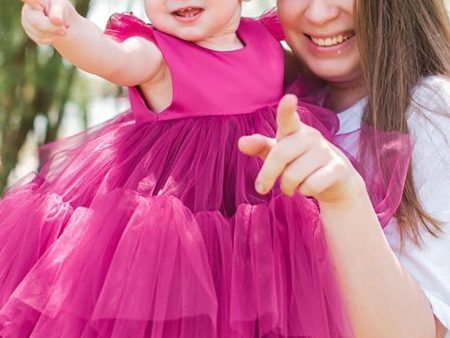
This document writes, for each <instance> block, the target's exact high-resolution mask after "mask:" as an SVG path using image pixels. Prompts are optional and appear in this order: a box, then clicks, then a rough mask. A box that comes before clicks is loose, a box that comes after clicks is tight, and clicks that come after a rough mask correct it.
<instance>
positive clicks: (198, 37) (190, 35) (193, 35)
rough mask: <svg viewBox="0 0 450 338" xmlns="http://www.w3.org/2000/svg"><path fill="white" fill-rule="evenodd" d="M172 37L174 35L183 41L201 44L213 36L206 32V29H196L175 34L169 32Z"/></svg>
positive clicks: (188, 29) (175, 32) (182, 30)
mask: <svg viewBox="0 0 450 338" xmlns="http://www.w3.org/2000/svg"><path fill="white" fill-rule="evenodd" d="M168 33H169V34H170V35H173V36H175V37H177V38H179V39H181V40H185V41H189V42H196V43H198V42H201V41H204V40H206V39H207V38H208V37H209V36H210V35H211V34H209V32H206V31H205V30H204V29H196V28H195V27H194V28H183V29H179V30H176V31H174V32H168Z"/></svg>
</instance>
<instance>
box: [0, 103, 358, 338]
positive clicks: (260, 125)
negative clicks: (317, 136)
mask: <svg viewBox="0 0 450 338" xmlns="http://www.w3.org/2000/svg"><path fill="white" fill-rule="evenodd" d="M317 114H318V116H320V115H321V111H320V110H318V112H317ZM323 114H324V115H323V116H322V117H325V111H324V112H323ZM300 116H301V118H302V120H303V121H305V122H307V123H308V124H311V125H313V126H316V127H318V128H319V129H321V130H322V132H323V133H324V135H326V136H327V137H329V138H330V137H331V133H329V131H328V130H330V129H331V130H332V129H333V128H335V127H336V124H335V122H336V121H335V119H333V118H332V117H330V118H325V119H324V120H325V121H328V122H327V123H325V124H322V123H321V122H319V121H318V120H317V118H316V117H315V116H313V115H311V114H310V113H309V112H308V111H307V110H306V109H300ZM275 128H276V124H275V108H271V109H263V110H261V111H257V112H255V113H251V114H245V115H232V116H220V117H218V116H215V117H202V118H186V119H181V120H170V121H160V122H152V123H136V122H135V121H134V119H133V116H132V113H130V112H127V113H125V114H123V115H121V116H119V117H118V118H116V119H114V120H112V121H110V122H108V123H106V124H105V125H103V126H101V127H97V128H95V129H93V130H90V131H88V132H86V133H82V134H80V135H77V136H75V137H72V138H69V139H66V140H63V141H60V142H57V143H55V144H52V145H50V146H47V147H46V148H45V149H44V150H45V152H46V153H47V154H48V155H49V156H50V160H49V161H48V163H47V164H46V166H44V168H42V170H41V171H40V173H39V175H37V176H36V177H35V178H34V179H32V181H31V182H30V183H28V184H25V185H23V186H21V187H15V188H14V189H12V190H11V191H10V192H8V193H7V194H6V196H5V197H4V199H3V201H2V202H1V203H0V216H1V219H2V223H1V227H0V243H1V244H4V243H6V245H5V246H0V259H1V265H0V278H1V280H0V301H1V303H0V336H1V337H185V338H187V337H189V338H190V337H252V338H253V337H320V338H326V337H335V338H336V337H351V336H352V333H351V328H350V325H349V322H348V319H347V316H346V314H345V309H344V306H343V304H342V301H341V297H340V295H339V289H338V287H337V285H336V282H335V278H334V276H333V272H332V268H331V266H330V262H329V260H328V256H327V248H326V242H325V238H324V234H323V232H322V231H323V230H322V227H321V223H320V217H319V211H318V206H317V203H315V201H314V200H311V199H308V198H306V197H303V196H300V195H296V196H295V197H294V198H288V197H285V196H283V195H282V194H280V192H279V190H278V188H275V189H274V190H273V191H272V192H271V193H270V194H269V195H266V196H261V195H259V194H257V193H256V192H255V190H254V180H255V178H256V175H257V173H258V171H259V169H260V167H261V162H260V160H258V159H256V158H251V157H247V156H245V155H243V154H241V153H240V152H239V151H238V148H237V142H238V139H239V138H240V137H241V136H243V135H249V134H253V133H261V134H263V135H268V136H273V135H275ZM18 206H19V207H18Z"/></svg>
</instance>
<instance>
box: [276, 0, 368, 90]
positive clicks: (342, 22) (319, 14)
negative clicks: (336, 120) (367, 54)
mask: <svg viewBox="0 0 450 338" xmlns="http://www.w3.org/2000/svg"><path fill="white" fill-rule="evenodd" d="M353 5H354V0H278V11H279V16H280V19H281V22H282V24H283V27H284V30H285V33H286V40H287V42H288V44H289V45H290V46H291V48H292V49H293V51H294V52H295V53H296V54H297V56H298V57H299V58H300V59H302V61H303V62H304V63H305V64H306V65H307V66H308V68H309V69H310V70H311V71H312V72H313V73H314V74H316V75H317V76H318V77H320V78H322V79H324V80H326V81H329V82H334V83H346V82H350V83H352V82H355V81H357V82H359V80H360V79H361V74H362V73H361V68H360V58H359V52H358V48H357V43H356V36H355V31H354V17H353Z"/></svg>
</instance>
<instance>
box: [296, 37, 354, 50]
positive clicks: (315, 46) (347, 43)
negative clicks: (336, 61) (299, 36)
mask: <svg viewBox="0 0 450 338" xmlns="http://www.w3.org/2000/svg"><path fill="white" fill-rule="evenodd" d="M303 38H304V39H305V40H306V44H307V46H308V48H309V49H310V50H311V51H312V52H313V53H314V54H316V55H336V54H340V53H341V52H342V51H343V50H344V49H346V48H348V47H349V46H350V45H351V44H353V43H354V41H355V35H354V36H352V37H351V38H349V39H347V40H345V41H343V42H341V43H338V44H336V45H333V46H319V45H318V44H316V43H314V42H313V41H312V40H311V39H310V38H309V37H307V36H306V35H303Z"/></svg>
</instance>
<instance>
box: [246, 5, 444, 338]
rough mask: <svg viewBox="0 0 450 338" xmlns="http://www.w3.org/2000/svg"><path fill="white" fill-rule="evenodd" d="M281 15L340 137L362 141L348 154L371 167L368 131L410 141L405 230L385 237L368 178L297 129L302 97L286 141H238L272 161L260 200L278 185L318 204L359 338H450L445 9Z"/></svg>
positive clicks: (371, 8)
mask: <svg viewBox="0 0 450 338" xmlns="http://www.w3.org/2000/svg"><path fill="white" fill-rule="evenodd" d="M278 9H279V16H280V19H281V21H282V24H283V26H284V29H285V33H286V38H287V41H288V43H289V45H290V46H291V48H292V49H293V51H294V52H295V53H296V55H297V56H298V57H299V59H300V60H301V61H302V63H303V64H304V65H306V66H307V68H308V69H309V71H310V72H311V73H312V74H313V75H315V76H316V77H318V78H320V79H322V80H323V82H324V83H325V85H326V88H327V96H326V99H325V101H324V104H325V106H327V107H328V108H330V109H332V110H334V111H335V112H337V113H338V118H339V120H340V131H339V133H340V134H348V133H353V132H358V133H357V135H362V136H361V137H358V139H357V142H356V143H353V144H349V143H345V144H344V143H341V144H340V146H341V147H342V148H344V150H345V151H346V152H348V153H350V154H353V155H358V156H360V159H364V158H365V157H364V154H367V153H370V151H371V145H373V143H371V142H370V141H371V139H370V138H369V137H368V136H367V135H365V134H364V130H366V131H367V130H370V129H369V128H362V129H360V127H361V125H362V122H365V124H366V125H368V126H373V127H376V129H378V130H385V131H398V132H402V133H409V134H410V135H411V137H412V139H413V142H414V148H413V153H412V162H411V164H410V167H409V171H408V175H407V176H406V183H405V189H404V191H403V196H402V197H401V202H400V207H399V208H398V209H397V211H396V214H395V216H396V217H395V219H396V220H392V221H390V222H389V224H388V225H387V226H386V227H385V228H384V231H383V229H382V226H381V225H382V224H380V220H379V218H378V217H377V214H376V212H375V210H374V208H373V206H372V203H371V201H370V198H369V193H368V191H367V188H366V185H365V184H364V182H363V180H362V179H361V176H360V175H359V174H358V173H357V171H356V170H355V169H353V167H352V166H351V164H350V162H349V161H348V160H347V159H346V158H345V156H344V155H343V153H342V152H341V151H340V150H338V149H337V148H335V147H334V146H333V145H331V144H329V143H327V142H326V141H325V140H324V139H323V137H321V135H320V134H318V133H317V132H315V131H313V130H311V129H310V128H308V127H307V126H306V125H304V124H302V123H301V121H299V120H298V118H297V116H296V115H295V114H294V106H295V103H296V101H295V98H293V97H292V96H287V97H285V98H284V99H283V100H282V102H281V103H280V108H279V113H278V128H279V129H278V137H277V140H271V139H267V138H265V137H263V136H261V135H253V136H249V137H246V138H243V139H241V142H240V148H241V150H242V151H243V152H245V153H247V154H249V155H257V156H260V157H261V158H263V159H265V162H264V165H263V168H262V169H261V172H260V174H259V177H258V179H257V183H256V186H257V189H258V190H259V191H260V192H261V193H265V192H267V191H268V190H270V188H271V187H272V186H273V184H274V182H275V181H276V179H277V178H278V177H280V178H281V181H280V182H281V187H282V189H283V191H284V192H285V193H286V194H289V195H290V194H293V193H294V192H295V191H296V190H299V191H300V192H302V193H304V194H306V195H310V196H313V197H315V198H316V199H317V200H318V201H319V204H320V207H321V212H322V216H323V221H324V224H325V231H326V234H327V239H328V244H329V250H330V255H331V256H332V259H333V263H334V265H335V268H336V273H337V276H338V279H339V282H340V286H341V289H342V292H343V295H344V299H345V302H346V305H347V309H348V312H349V315H350V318H351V320H352V323H353V327H354V331H355V335H356V337H377V338H379V337H395V338H400V337H408V338H412V337H418V338H425V337H444V335H445V332H446V331H447V329H448V328H449V327H450V263H449V261H448V258H447V257H446V256H448V253H449V252H450V174H449V173H450V159H449V156H448V155H449V154H450V152H449V151H450V119H449V118H448V116H450V80H449V78H448V76H449V74H450V65H449V62H450V31H449V22H448V17H447V15H446V11H445V8H444V4H443V2H442V0H426V1H424V0H410V1H404V0H364V1H357V2H354V0H328V1H325V0H302V1H299V0H279V1H278ZM365 141H369V142H365ZM339 142H340V141H339V136H338V138H337V143H338V144H339ZM372 148H373V147H372ZM372 153H373V152H372ZM374 154H375V155H379V154H378V153H377V152H375V153H374ZM379 162H381V163H382V164H381V167H382V168H383V158H381V161H379ZM372 163H373V162H372ZM385 169H386V168H385Z"/></svg>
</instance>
